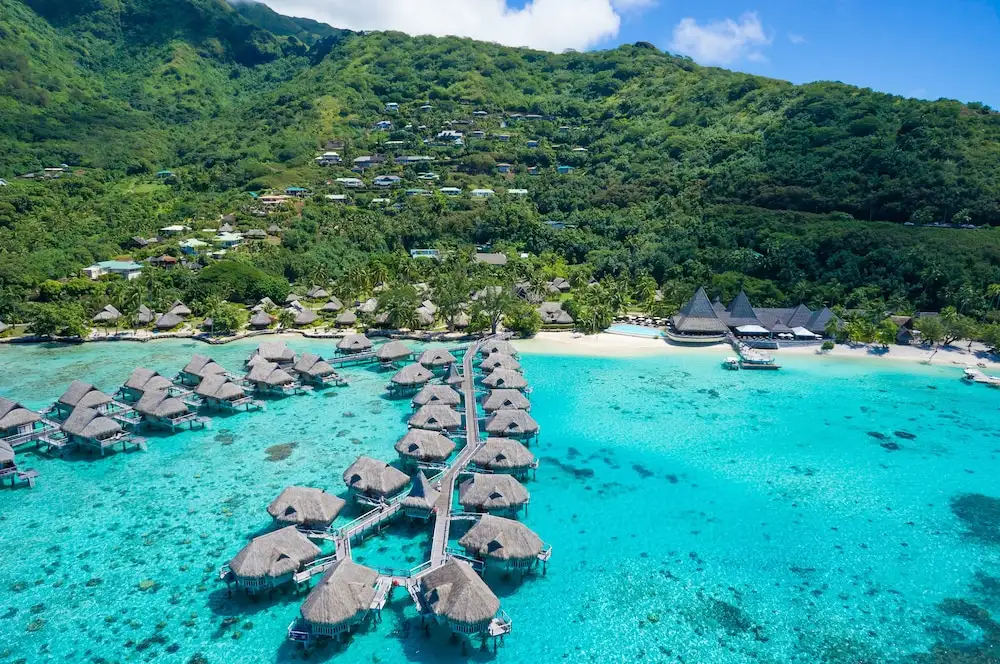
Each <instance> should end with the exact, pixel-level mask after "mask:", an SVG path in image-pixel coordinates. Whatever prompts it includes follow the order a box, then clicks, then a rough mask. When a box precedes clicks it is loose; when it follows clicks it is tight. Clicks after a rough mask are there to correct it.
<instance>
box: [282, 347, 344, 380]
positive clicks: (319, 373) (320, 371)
mask: <svg viewBox="0 0 1000 664" xmlns="http://www.w3.org/2000/svg"><path fill="white" fill-rule="evenodd" d="M292 373H293V374H294V375H296V376H298V377H299V380H300V381H302V382H303V383H305V384H307V385H312V386H313V387H326V386H328V385H335V384H341V383H343V380H342V379H341V377H340V376H339V375H338V374H337V371H336V370H335V369H334V368H333V366H332V365H331V364H330V363H329V362H327V361H326V360H324V359H323V358H322V357H320V356H319V355H314V354H313V353H303V354H302V355H300V356H299V359H298V361H297V362H296V363H295V365H294V366H292Z"/></svg>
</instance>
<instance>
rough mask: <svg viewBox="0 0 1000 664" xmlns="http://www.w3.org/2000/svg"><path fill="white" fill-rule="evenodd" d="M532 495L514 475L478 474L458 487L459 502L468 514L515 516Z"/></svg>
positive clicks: (525, 506) (525, 505)
mask: <svg viewBox="0 0 1000 664" xmlns="http://www.w3.org/2000/svg"><path fill="white" fill-rule="evenodd" d="M530 498H531V494H529V493H528V490H527V489H526V488H524V485H523V484H521V483H520V482H518V481H517V478H515V477H514V476H513V475H506V474H496V473H486V474H480V473H476V474H474V475H473V476H472V477H470V478H469V479H467V480H465V481H464V482H462V483H461V484H460V485H459V486H458V502H459V503H460V504H461V505H462V507H463V508H465V510H466V511H467V512H489V513H491V514H503V515H507V516H515V515H517V513H518V512H519V511H521V508H522V507H524V508H527V505H528V500H529V499H530Z"/></svg>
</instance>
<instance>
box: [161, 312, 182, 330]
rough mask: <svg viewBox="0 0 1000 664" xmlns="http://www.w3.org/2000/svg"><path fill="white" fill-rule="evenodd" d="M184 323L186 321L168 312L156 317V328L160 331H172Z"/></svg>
mask: <svg viewBox="0 0 1000 664" xmlns="http://www.w3.org/2000/svg"><path fill="white" fill-rule="evenodd" d="M183 322H184V319H183V318H181V317H180V316H178V315H177V314H172V313H170V312H167V313H165V314H160V315H159V316H157V317H156V323H155V324H154V327H156V329H158V330H172V329H174V328H175V327H177V326H178V325H180V324H181V323H183Z"/></svg>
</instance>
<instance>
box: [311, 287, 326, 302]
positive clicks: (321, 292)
mask: <svg viewBox="0 0 1000 664" xmlns="http://www.w3.org/2000/svg"><path fill="white" fill-rule="evenodd" d="M306 297H308V298H310V299H312V300H323V299H326V298H328V297H330V294H329V293H328V292H326V289H325V288H323V287H322V286H313V287H312V288H310V289H309V290H308V291H306Z"/></svg>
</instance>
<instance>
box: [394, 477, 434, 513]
mask: <svg viewBox="0 0 1000 664" xmlns="http://www.w3.org/2000/svg"><path fill="white" fill-rule="evenodd" d="M440 497H441V492H440V491H438V490H437V489H435V488H434V486H433V485H432V484H431V482H430V480H428V479H427V476H426V475H424V472H423V471H418V472H417V474H416V475H414V476H413V483H412V484H411V485H410V493H409V494H408V495H407V496H406V498H404V499H403V514H405V515H406V516H410V517H414V518H417V519H424V520H426V519H429V518H430V516H431V514H432V513H433V512H434V506H435V505H436V504H437V501H438V498H440Z"/></svg>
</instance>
